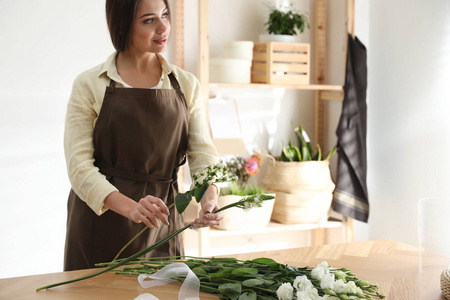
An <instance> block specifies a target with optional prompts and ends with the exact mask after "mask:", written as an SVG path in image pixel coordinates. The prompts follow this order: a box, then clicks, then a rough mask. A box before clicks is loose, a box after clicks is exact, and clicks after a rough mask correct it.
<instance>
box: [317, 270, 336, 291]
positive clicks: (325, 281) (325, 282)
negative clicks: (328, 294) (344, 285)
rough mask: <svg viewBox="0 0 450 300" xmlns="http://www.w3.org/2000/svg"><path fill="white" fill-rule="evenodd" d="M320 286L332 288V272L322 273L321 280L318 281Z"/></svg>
mask: <svg viewBox="0 0 450 300" xmlns="http://www.w3.org/2000/svg"><path fill="white" fill-rule="evenodd" d="M320 288H322V289H330V290H332V289H333V288H334V274H332V273H326V274H323V276H322V280H321V281H320Z"/></svg>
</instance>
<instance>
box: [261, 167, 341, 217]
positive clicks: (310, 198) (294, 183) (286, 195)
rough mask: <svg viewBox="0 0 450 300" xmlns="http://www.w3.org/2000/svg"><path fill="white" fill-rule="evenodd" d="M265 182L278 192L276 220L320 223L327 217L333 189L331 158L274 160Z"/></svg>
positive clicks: (275, 211)
mask: <svg viewBox="0 0 450 300" xmlns="http://www.w3.org/2000/svg"><path fill="white" fill-rule="evenodd" d="M263 184H264V186H265V187H266V188H267V189H269V190H271V191H274V192H275V193H276V198H275V205H274V208H273V213H272V219H273V220H274V221H277V222H280V223H284V224H299V223H318V222H320V221H322V220H324V219H326V218H327V214H328V209H329V208H330V205H331V201H332V199H333V194H332V192H333V190H334V183H333V181H332V180H331V175H330V167H329V162H328V161H308V162H280V161H273V163H272V164H269V166H268V169H267V172H266V175H265V177H264V180H263Z"/></svg>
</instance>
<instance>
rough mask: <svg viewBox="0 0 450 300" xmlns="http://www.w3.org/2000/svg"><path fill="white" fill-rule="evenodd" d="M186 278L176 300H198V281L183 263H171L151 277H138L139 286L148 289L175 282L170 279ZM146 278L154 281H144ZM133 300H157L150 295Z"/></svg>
mask: <svg viewBox="0 0 450 300" xmlns="http://www.w3.org/2000/svg"><path fill="white" fill-rule="evenodd" d="M181 276H186V279H185V280H184V282H183V284H182V285H181V288H180V292H179V293H178V300H199V299H200V297H199V290H200V280H199V279H198V277H197V276H196V275H195V274H194V272H192V271H191V269H190V268H189V267H188V266H187V265H186V264H184V263H173V264H170V265H167V266H165V267H164V268H162V269H161V270H159V271H158V272H156V273H154V274H152V275H146V274H141V275H139V277H138V281H139V284H140V285H141V286H142V287H143V288H144V289H148V288H150V287H153V286H161V285H165V284H168V283H171V282H175V281H177V280H173V279H170V278H173V277H181ZM147 278H150V279H155V280H151V281H149V280H145V279H147ZM134 300H159V299H158V298H157V297H155V296H153V295H152V294H148V293H146V294H142V295H139V296H138V297H136V298H135V299H134Z"/></svg>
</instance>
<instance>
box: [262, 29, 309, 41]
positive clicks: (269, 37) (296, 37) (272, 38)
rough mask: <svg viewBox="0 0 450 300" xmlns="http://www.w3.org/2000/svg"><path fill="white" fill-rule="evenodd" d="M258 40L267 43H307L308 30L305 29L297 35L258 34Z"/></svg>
mask: <svg viewBox="0 0 450 300" xmlns="http://www.w3.org/2000/svg"><path fill="white" fill-rule="evenodd" d="M307 33H308V34H307ZM258 41H259V42H260V43H268V42H279V43H309V31H308V32H306V31H305V32H303V33H302V34H299V35H285V34H260V35H259V39H258Z"/></svg>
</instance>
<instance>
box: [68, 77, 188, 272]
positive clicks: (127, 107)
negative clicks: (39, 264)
mask: <svg viewBox="0 0 450 300" xmlns="http://www.w3.org/2000/svg"><path fill="white" fill-rule="evenodd" d="M169 79H170V82H171V84H172V87H173V89H139V88H115V87H114V82H113V81H112V80H111V84H110V86H109V87H107V88H106V92H105V97H104V100H103V105H102V108H101V110H100V113H99V116H98V119H97V123H96V125H95V128H94V134H93V141H94V149H95V150H94V158H95V163H94V164H95V166H97V167H98V168H99V169H100V172H101V173H102V174H104V175H105V176H106V178H107V179H108V180H109V182H111V184H113V185H114V186H115V187H116V188H117V189H118V190H119V191H120V192H121V193H122V194H124V195H126V196H128V197H129V198H131V199H134V200H135V201H139V200H140V199H141V198H143V197H145V196H146V195H152V196H155V197H159V198H161V199H162V200H163V201H164V202H165V203H166V205H167V206H169V205H170V204H172V203H173V202H174V199H175V195H176V194H177V192H178V185H177V171H178V167H179V166H181V165H182V164H184V162H185V157H186V150H187V144H188V124H189V109H188V106H187V103H186V99H185V98H184V95H183V93H182V91H181V89H180V85H179V84H178V81H177V80H176V78H175V76H174V75H173V73H170V74H169ZM169 223H170V225H169V226H165V225H161V226H160V228H151V229H148V230H147V231H146V232H145V234H142V235H141V236H140V237H139V238H138V239H136V240H135V241H134V242H133V243H132V244H131V245H130V246H129V247H128V248H127V249H126V250H125V251H124V252H123V253H122V255H121V257H128V256H130V255H132V254H134V253H136V252H137V251H139V250H142V249H144V248H145V247H148V246H150V245H151V244H153V243H155V242H156V241H159V240H160V239H161V238H163V237H165V236H167V235H168V234H169V233H172V232H174V231H176V230H177V229H179V228H181V227H182V226H183V217H182V216H181V215H180V214H178V212H176V210H175V208H172V209H171V210H170V216H169ZM144 226H145V225H144V224H143V223H140V224H136V223H134V222H133V221H130V220H129V219H127V218H125V217H123V216H121V215H119V214H117V213H115V212H113V211H111V210H108V211H106V212H105V213H103V214H102V215H101V216H98V215H96V214H95V213H94V211H93V210H92V209H90V208H89V207H88V205H87V204H86V203H85V202H84V201H82V200H81V199H80V198H79V197H78V196H77V195H76V194H75V192H74V191H73V190H71V191H70V194H69V200H68V217H67V232H66V247H65V258H64V270H65V271H69V270H77V269H86V268H92V267H94V264H96V263H100V262H109V261H111V260H112V259H113V258H114V257H115V256H116V254H117V253H118V252H119V251H120V249H121V248H122V247H123V246H124V245H125V244H126V243H127V242H128V241H129V240H130V239H131V238H132V237H134V236H135V235H136V233H138V232H139V231H140V230H141V229H142V228H144ZM149 255H150V256H152V257H162V256H175V255H183V242H182V239H181V236H177V237H176V238H173V239H172V240H171V241H169V243H167V244H165V245H163V246H161V247H159V248H158V249H155V250H154V251H152V252H151V253H149Z"/></svg>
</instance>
